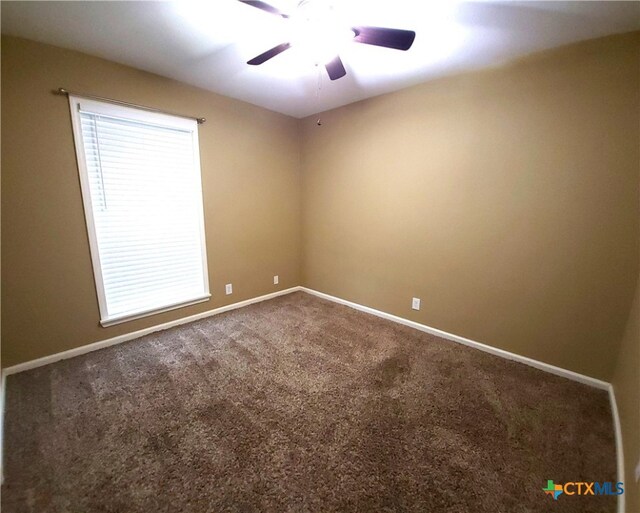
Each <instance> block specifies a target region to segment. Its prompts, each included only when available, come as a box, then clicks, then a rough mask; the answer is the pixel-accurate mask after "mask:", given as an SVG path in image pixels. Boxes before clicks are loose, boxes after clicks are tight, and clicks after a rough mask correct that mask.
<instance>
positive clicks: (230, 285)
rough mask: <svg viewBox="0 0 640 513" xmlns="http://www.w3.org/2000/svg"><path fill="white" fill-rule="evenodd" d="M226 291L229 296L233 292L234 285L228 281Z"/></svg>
mask: <svg viewBox="0 0 640 513" xmlns="http://www.w3.org/2000/svg"><path fill="white" fill-rule="evenodd" d="M224 291H225V293H226V294H227V296H228V295H229V294H233V285H232V284H231V283H227V284H226V285H225V286H224Z"/></svg>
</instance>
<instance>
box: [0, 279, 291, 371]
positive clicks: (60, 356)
mask: <svg viewBox="0 0 640 513" xmlns="http://www.w3.org/2000/svg"><path fill="white" fill-rule="evenodd" d="M298 290H300V287H291V288H289V289H285V290H279V291H278V292H272V293H271V294H265V295H264V296H258V297H254V298H251V299H246V300H244V301H239V302H238V303H233V304H230V305H226V306H221V307H219V308H214V309H213V310H207V311H206V312H202V313H199V314H195V315H190V316H188V317H182V318H180V319H176V320H175V321H169V322H165V323H162V324H157V325H155V326H151V327H149V328H144V329H142V330H138V331H133V332H131V333H125V334H124V335H119V336H117V337H113V338H108V339H105V340H100V341H98V342H93V343H91V344H87V345H86V346H80V347H74V348H73V349H69V350H67V351H63V352H61V353H56V354H52V355H49V356H43V357H42V358H36V359H35V360H30V361H28V362H24V363H19V364H17V365H12V366H11V367H7V368H6V369H2V376H3V377H6V376H9V375H10V374H16V373H18V372H23V371H26V370H30V369H35V368H37V367H42V366H43V365H49V364H50V363H54V362H57V361H59V360H66V359H68V358H73V357H74V356H80V355H82V354H86V353H91V352H93V351H97V350H98V349H104V348H105V347H110V346H115V345H116V344H122V343H123V342H128V341H129V340H134V339H136V338H140V337H144V336H145V335H149V334H150V333H155V332H156V331H163V330H166V329H169V328H173V327H174V326H180V325H182V324H187V323H189V322H193V321H198V320H200V319H204V318H206V317H211V316H212V315H218V314H221V313H224V312H228V311H230V310H236V309H237V308H242V307H243V306H249V305H252V304H254V303H260V302H261V301H267V300H268V299H273V298H274V297H278V296H284V295H285V294H291V293H292V292H296V291H298Z"/></svg>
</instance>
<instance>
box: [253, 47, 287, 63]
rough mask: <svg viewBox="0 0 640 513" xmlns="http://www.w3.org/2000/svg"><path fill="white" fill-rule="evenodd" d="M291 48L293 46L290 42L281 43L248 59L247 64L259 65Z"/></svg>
mask: <svg viewBox="0 0 640 513" xmlns="http://www.w3.org/2000/svg"><path fill="white" fill-rule="evenodd" d="M289 48H291V44H290V43H282V44H279V45H278V46H274V47H273V48H271V50H267V51H266V52H264V53H261V54H260V55H258V56H256V57H254V58H253V59H251V60H250V61H248V62H247V64H251V65H252V66H258V65H259V64H262V63H263V62H267V61H268V60H269V59H273V58H274V57H275V56H276V55H278V54H281V53H282V52H284V51H285V50H288V49H289Z"/></svg>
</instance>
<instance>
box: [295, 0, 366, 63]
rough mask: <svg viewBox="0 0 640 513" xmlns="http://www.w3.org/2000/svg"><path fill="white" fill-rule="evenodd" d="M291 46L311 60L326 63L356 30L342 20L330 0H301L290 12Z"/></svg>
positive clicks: (354, 34) (350, 38)
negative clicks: (328, 1)
mask: <svg viewBox="0 0 640 513" xmlns="http://www.w3.org/2000/svg"><path fill="white" fill-rule="evenodd" d="M290 21H291V38H290V41H291V46H292V48H297V49H298V51H300V53H301V54H303V55H304V56H305V57H306V58H308V59H311V60H312V61H313V63H314V64H326V63H328V62H330V61H331V60H332V59H334V58H335V56H336V55H337V54H338V53H340V50H342V49H343V48H344V45H345V44H346V43H348V42H349V41H351V40H353V38H354V37H355V36H356V33H355V31H354V30H353V29H351V28H350V27H349V26H348V25H347V24H346V23H343V22H342V20H341V18H340V16H339V14H338V13H337V12H336V10H335V8H334V7H333V5H332V4H329V3H327V2H322V1H317V0H315V1H314V0H304V1H303V2H300V4H299V6H298V8H297V9H296V11H295V12H294V13H293V14H292V15H291V19H290Z"/></svg>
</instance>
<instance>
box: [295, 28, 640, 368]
mask: <svg viewBox="0 0 640 513" xmlns="http://www.w3.org/2000/svg"><path fill="white" fill-rule="evenodd" d="M639 63H640V33H635V34H631V35H625V36H618V37H611V38H606V39H602V40H597V41H591V42H587V43H582V44H577V45H573V46H570V47H566V48H562V49H558V50H555V51H552V52H547V53H544V54H540V55H537V56H535V57H532V58H528V59H525V60H523V61H521V62H518V63H516V64H513V65H510V66H508V67H505V68H501V69H496V70H491V71H485V72H480V73H472V74H467V75H461V76H457V77H454V78H447V79H442V80H439V81H434V82H430V83H426V84H422V85H419V86H415V87H412V88H409V89H405V90H403V91H400V92H396V93H393V94H389V95H384V96H380V97H377V98H373V99H369V100H365V101H362V102H359V103H356V104H352V105H348V106H345V107H341V108H339V109H336V110H333V111H329V112H326V113H324V114H323V115H322V116H321V117H322V121H323V123H322V126H320V127H318V126H316V123H315V120H316V118H317V116H312V117H309V118H307V119H305V120H304V121H303V127H302V130H303V133H302V155H303V204H304V210H303V259H304V266H303V282H304V284H305V285H306V286H308V287H311V288H313V289H317V290H320V291H322V292H326V293H329V294H333V295H335V296H339V297H341V298H344V299H348V300H351V301H355V302H357V303H361V304H364V305H367V306H370V307H373V308H377V309H380V310H384V311H386V312H391V313H394V314H397V315H400V316H402V317H406V318H409V319H413V320H415V321H418V322H421V323H424V324H427V325H429V326H433V327H436V328H440V329H443V330H446V331H449V332H451V333H454V334H457V335H461V336H465V337H468V338H471V339H474V340H477V341H481V342H485V343H487V344H490V345H493V346H497V347H500V348H503V349H506V350H508V351H513V352H515V353H518V354H521V355H525V356H529V357H532V358H535V359H538V360H542V361H545V362H549V363H551V364H555V365H559V366H561V367H564V368H567V369H572V370H574V371H577V372H581V373H585V374H588V375H590V376H594V377H598V378H602V379H606V380H609V379H610V378H611V376H612V373H613V369H614V365H615V362H616V357H617V354H618V344H619V341H620V339H621V337H622V332H623V328H624V324H625V322H626V316H627V313H628V311H629V304H630V302H631V299H632V296H633V287H634V283H635V278H636V276H637V275H638V217H639V215H640V213H639V205H640V202H639V197H638V187H637V184H638V173H639V166H640V164H639V162H640V149H639V145H638V140H639V136H640V133H639V126H638V119H639V110H640V72H639ZM413 296H416V297H420V298H421V299H422V309H421V311H419V312H415V311H413V310H411V308H410V305H411V298H412V297H413Z"/></svg>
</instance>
